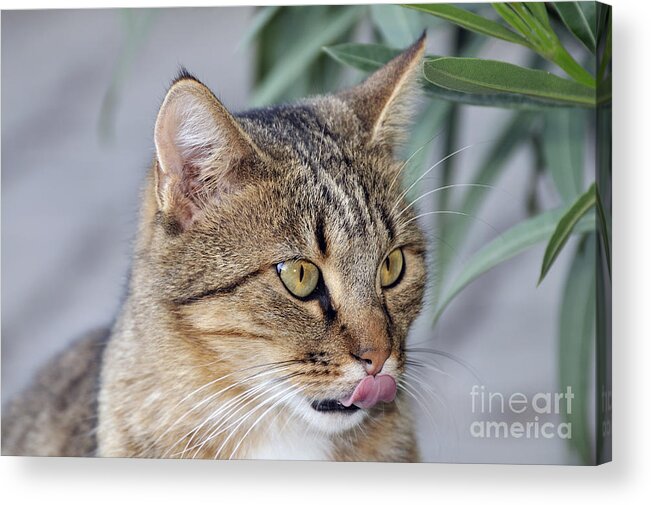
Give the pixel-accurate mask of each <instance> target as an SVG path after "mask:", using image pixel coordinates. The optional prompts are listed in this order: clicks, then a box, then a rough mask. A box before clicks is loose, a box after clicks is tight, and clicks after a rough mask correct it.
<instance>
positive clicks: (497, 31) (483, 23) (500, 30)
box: [405, 4, 529, 47]
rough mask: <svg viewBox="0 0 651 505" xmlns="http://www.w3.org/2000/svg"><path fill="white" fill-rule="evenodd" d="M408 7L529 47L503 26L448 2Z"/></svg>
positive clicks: (523, 40) (471, 29)
mask: <svg viewBox="0 0 651 505" xmlns="http://www.w3.org/2000/svg"><path fill="white" fill-rule="evenodd" d="M405 7H409V8H410V9H416V10H419V11H423V12H427V13H428V14H431V15H432V16H437V17H439V18H441V19H445V20H446V21H450V22H451V23H454V24H455V25H458V26H461V27H462V28H465V29H467V30H470V31H473V32H476V33H481V34H482V35H488V36H489V37H495V38H497V39H501V40H506V41H507V42H512V43H513V44H520V45H521V46H526V47H529V43H528V42H527V40H526V39H525V38H523V37H521V36H520V35H518V34H517V33H515V32H513V31H512V30H509V29H508V28H506V27H505V26H503V25H501V24H499V23H496V22H495V21H491V20H490V19H486V18H484V17H482V16H479V15H478V14H474V13H472V12H469V11H467V10H465V9H462V8H460V7H455V6H454V5H450V4H410V5H405Z"/></svg>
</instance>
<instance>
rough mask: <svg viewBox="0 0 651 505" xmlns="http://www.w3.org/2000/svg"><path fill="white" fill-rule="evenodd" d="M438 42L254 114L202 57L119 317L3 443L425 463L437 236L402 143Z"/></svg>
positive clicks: (164, 119)
mask: <svg viewBox="0 0 651 505" xmlns="http://www.w3.org/2000/svg"><path fill="white" fill-rule="evenodd" d="M424 42H425V40H424V36H423V37H421V38H420V39H419V40H418V41H417V42H416V43H415V44H414V45H412V46H411V47H410V48H408V49H407V50H406V51H405V52H403V53H402V54H401V55H399V56H397V57H396V58H395V59H393V60H392V61H390V62H389V63H388V64H387V65H386V66H384V67H382V68H381V69H379V70H378V71H377V72H375V73H374V74H372V75H371V76H370V77H369V78H368V79H367V80H366V81H364V82H363V83H362V84H360V85H358V86H356V87H353V88H351V89H348V90H345V91H342V92H340V93H337V94H333V95H324V96H317V97H313V98H309V99H306V100H303V101H300V102H298V103H296V104H293V105H281V106H276V107H270V108H263V109H255V110H249V111H246V112H243V113H240V114H231V113H230V112H228V111H227V110H226V108H225V107H224V106H223V105H222V104H221V103H220V102H219V100H218V99H217V98H216V97H215V96H214V95H213V94H212V93H211V91H210V90H209V89H208V88H207V87H206V86H204V85H203V84H202V83H201V82H199V81H198V80H197V79H195V78H194V77H192V76H191V75H189V74H188V73H186V72H182V73H181V75H180V76H179V77H178V78H177V79H176V80H175V81H174V83H173V84H172V86H171V88H170V90H169V91H168V93H167V96H166V97H165V99H164V101H163V104H162V106H161V108H160V111H159V114H158V118H157V120H156V126H155V132H154V139H155V146H156V156H155V159H154V162H153V164H152V167H151V169H150V172H149V175H148V177H147V180H146V187H145V189H144V194H143V203H142V208H141V217H140V221H139V228H138V232H137V240H136V245H135V252H134V256H133V264H132V275H131V279H130V283H129V291H128V296H127V298H126V301H125V303H124V305H123V307H122V309H121V312H120V315H119V317H118V319H117V322H116V324H115V325H114V327H113V329H112V330H111V332H110V335H109V334H103V333H102V332H99V333H97V334H94V335H91V336H89V337H87V338H86V339H84V340H82V341H80V342H78V343H77V344H75V345H74V346H73V347H72V348H70V349H68V350H67V351H66V352H64V353H63V354H62V355H61V356H59V357H58V358H57V359H55V360H54V361H53V362H52V363H51V364H50V365H48V367H47V368H46V369H45V370H44V371H43V372H41V374H40V376H39V377H38V378H37V379H36V381H35V383H34V384H33V385H32V386H31V387H30V389H29V390H28V391H26V392H25V393H24V394H23V395H21V396H20V397H19V398H18V399H17V400H16V401H14V403H13V404H12V405H11V406H10V407H9V409H8V410H9V412H8V414H7V415H6V416H4V419H3V421H4V422H3V433H2V442H3V454H23V455H75V456H83V455H98V456H120V457H155V458H163V457H177V458H220V459H226V458H269V459H328V460H340V461H416V460H417V459H418V450H417V447H416V441H415V436H414V428H413V424H412V419H411V414H410V411H409V404H408V401H407V398H406V397H404V390H403V389H401V384H402V381H403V380H404V378H403V373H404V367H405V361H406V357H405V349H404V346H405V339H406V337H407V333H408V330H409V327H410V325H411V323H412V322H413V321H414V319H415V318H416V316H417V315H418V313H419V311H420V309H421V304H422V297H423V291H424V286H425V274H426V271H425V257H424V256H425V239H424V236H423V234H422V233H421V231H420V230H419V228H418V226H417V223H416V221H415V220H414V214H413V213H412V209H411V208H407V206H406V203H405V202H404V201H403V199H402V195H401V184H400V173H401V169H402V168H403V167H404V163H402V162H399V161H398V160H396V158H395V155H394V151H395V148H396V145H397V144H398V142H400V140H401V138H403V137H404V135H405V133H406V128H407V126H408V125H407V123H408V118H409V109H410V102H411V101H412V100H413V96H414V94H415V92H417V87H418V86H417V80H418V74H419V69H420V63H421V60H422V55H423V51H424Z"/></svg>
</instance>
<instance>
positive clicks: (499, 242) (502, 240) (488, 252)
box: [434, 208, 595, 323]
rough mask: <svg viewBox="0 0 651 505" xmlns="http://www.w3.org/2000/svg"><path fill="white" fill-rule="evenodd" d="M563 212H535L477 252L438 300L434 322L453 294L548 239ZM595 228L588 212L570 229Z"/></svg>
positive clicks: (564, 211) (577, 230)
mask: <svg viewBox="0 0 651 505" xmlns="http://www.w3.org/2000/svg"><path fill="white" fill-rule="evenodd" d="M566 212H567V209H563V208H561V209H554V210H550V211H547V212H544V213H542V214H538V215H537V216H534V217H532V218H530V219H527V220H526V221H523V222H521V223H518V224H517V225H515V226H513V227H512V228H510V229H509V230H507V231H505V232H504V233H502V234H501V235H500V236H499V237H497V238H495V239H493V240H492V241H491V242H489V243H488V244H486V245H485V246H484V247H482V248H481V249H480V250H479V251H477V252H476V253H475V254H474V255H473V256H472V257H471V258H470V260H469V261H468V262H467V263H466V265H465V266H464V267H463V270H462V271H461V273H460V274H459V276H458V277H457V278H456V279H455V280H454V282H453V283H452V284H451V285H450V287H449V288H448V289H447V290H446V292H445V294H444V295H443V296H442V297H441V299H440V300H439V302H438V307H437V309H436V312H435V314H434V322H435V323H436V321H437V320H438V319H439V317H440V316H441V314H442V313H443V310H444V309H445V308H446V307H447V306H448V305H449V304H450V302H451V301H452V300H453V299H454V297H455V296H457V295H458V294H459V293H460V292H461V291H462V290H463V288H465V287H466V286H467V285H468V284H470V283H471V282H472V281H473V280H475V279H476V278H477V277H479V276H480V275H482V274H484V273H485V272H487V271H488V270H490V269H491V268H493V267H495V266H496V265H499V264H500V263H503V262H504V261H506V260H508V259H510V258H512V257H514V256H516V255H518V254H520V253H521V252H523V251H525V250H526V249H528V248H529V247H531V246H533V245H534V244H537V243H539V242H543V241H545V240H548V239H549V237H550V236H551V235H552V233H553V232H554V229H555V228H556V225H557V223H558V220H559V219H560V218H561V217H562V216H563V215H564V214H565V213H566ZM594 229H595V222H594V216H590V215H588V216H586V217H584V218H583V219H581V220H580V221H579V222H578V224H577V225H576V226H575V227H574V228H573V231H574V232H576V233H583V232H586V231H592V230H594Z"/></svg>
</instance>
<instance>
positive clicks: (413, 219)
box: [402, 210, 502, 238]
mask: <svg viewBox="0 0 651 505" xmlns="http://www.w3.org/2000/svg"><path fill="white" fill-rule="evenodd" d="M434 214H452V215H456V216H465V217H470V218H472V219H475V220H476V221H479V222H480V223H483V224H485V225H486V226H488V227H489V228H490V229H491V230H493V231H494V232H495V235H497V236H498V237H500V238H502V234H501V233H500V232H499V230H498V229H497V228H495V227H494V226H493V225H492V224H490V223H489V222H488V221H484V220H483V219H482V218H480V217H478V216H475V215H473V214H468V213H467V212H461V211H458V210H433V211H431V212H423V213H422V214H418V215H417V216H414V217H412V218H410V219H407V221H405V222H404V223H402V224H403V226H406V225H408V224H409V223H411V222H412V221H415V220H416V219H420V218H421V217H424V216H431V215H434Z"/></svg>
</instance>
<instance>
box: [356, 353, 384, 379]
mask: <svg viewBox="0 0 651 505" xmlns="http://www.w3.org/2000/svg"><path fill="white" fill-rule="evenodd" d="M390 354H391V351H390V350H388V349H364V350H363V351H361V352H359V353H358V354H353V356H354V357H355V359H356V360H358V361H359V362H360V363H361V364H362V365H363V366H364V369H365V370H366V373H367V374H369V375H377V374H379V373H380V372H381V371H382V367H383V366H384V363H385V362H386V360H387V359H388V358H389V355H390Z"/></svg>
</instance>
